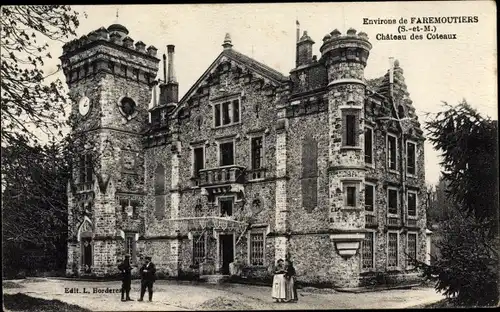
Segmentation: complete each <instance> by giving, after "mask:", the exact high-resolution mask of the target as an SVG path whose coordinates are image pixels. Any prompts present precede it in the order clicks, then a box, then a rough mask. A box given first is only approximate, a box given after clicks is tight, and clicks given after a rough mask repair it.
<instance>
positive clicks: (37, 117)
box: [0, 5, 79, 146]
mask: <svg viewBox="0 0 500 312" xmlns="http://www.w3.org/2000/svg"><path fill="white" fill-rule="evenodd" d="M0 23H1V41H0V42H1V58H2V60H1V72H0V84H1V113H2V125H1V142H2V146H10V145H15V144H28V143H30V142H31V143H33V142H36V135H35V132H34V130H35V129H37V130H39V131H43V132H45V133H46V134H48V135H54V134H58V133H57V132H59V131H60V129H61V126H62V125H63V122H62V119H61V118H60V117H61V116H63V115H64V113H65V103H67V96H66V93H65V92H64V91H63V90H64V89H63V84H62V82H61V81H60V80H59V79H52V81H48V80H49V79H51V78H49V77H50V76H51V75H53V74H55V72H53V73H45V72H44V71H43V69H42V67H43V66H44V64H45V61H46V60H47V59H50V58H52V55H50V53H48V52H47V50H48V48H49V42H51V41H55V40H56V41H62V40H64V39H67V38H69V37H70V36H73V35H76V34H75V29H76V28H77V27H78V25H79V21H78V13H77V12H75V11H73V10H72V9H71V8H70V7H69V6H64V5H30V6H26V5H18V6H2V8H1V17H0ZM57 71H59V67H58V70H57ZM57 71H56V72H57ZM52 78H53V77H52ZM54 130H55V132H56V133H54Z"/></svg>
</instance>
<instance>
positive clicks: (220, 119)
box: [214, 99, 240, 127]
mask: <svg viewBox="0 0 500 312" xmlns="http://www.w3.org/2000/svg"><path fill="white" fill-rule="evenodd" d="M239 122H240V100H239V99H234V100H231V101H226V102H222V103H217V104H214V125H215V127H222V126H228V125H232V124H237V123H239Z"/></svg>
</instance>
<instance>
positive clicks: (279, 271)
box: [118, 255, 299, 302]
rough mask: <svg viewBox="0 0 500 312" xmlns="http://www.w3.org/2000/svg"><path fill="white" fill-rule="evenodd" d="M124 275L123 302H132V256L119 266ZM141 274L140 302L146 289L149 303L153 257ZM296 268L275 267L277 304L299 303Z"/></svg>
mask: <svg viewBox="0 0 500 312" xmlns="http://www.w3.org/2000/svg"><path fill="white" fill-rule="evenodd" d="M118 270H120V272H121V274H122V289H121V295H122V296H121V300H122V301H132V300H133V299H131V298H130V288H131V283H132V274H131V272H132V265H131V264H130V255H126V256H125V259H124V260H123V262H122V263H120V265H119V266H118ZM139 272H140V274H141V296H140V298H139V300H138V301H143V298H144V294H145V293H146V289H147V290H148V294H149V301H153V284H154V282H155V280H156V267H155V265H154V263H153V262H151V257H145V261H144V263H143V264H142V266H141V268H140V270H139ZM295 275H296V273H295V268H294V267H293V263H292V261H290V260H288V259H287V260H286V261H283V259H279V260H278V261H277V262H276V266H275V267H274V277H273V290H272V297H273V299H275V300H276V302H297V301H298V299H299V298H298V296H297V289H296V286H295Z"/></svg>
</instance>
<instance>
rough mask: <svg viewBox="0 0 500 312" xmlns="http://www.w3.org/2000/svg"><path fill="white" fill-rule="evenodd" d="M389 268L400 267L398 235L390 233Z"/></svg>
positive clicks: (388, 243)
mask: <svg viewBox="0 0 500 312" xmlns="http://www.w3.org/2000/svg"><path fill="white" fill-rule="evenodd" d="M387 240H388V242H387V266H388V267H390V268H395V267H397V266H398V233H391V232H389V233H388V235H387Z"/></svg>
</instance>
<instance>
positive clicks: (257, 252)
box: [250, 233, 264, 265]
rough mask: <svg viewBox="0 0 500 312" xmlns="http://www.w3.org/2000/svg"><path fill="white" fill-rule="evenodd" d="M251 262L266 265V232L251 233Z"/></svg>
mask: <svg viewBox="0 0 500 312" xmlns="http://www.w3.org/2000/svg"><path fill="white" fill-rule="evenodd" d="M250 264H251V265H264V233H250Z"/></svg>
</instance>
